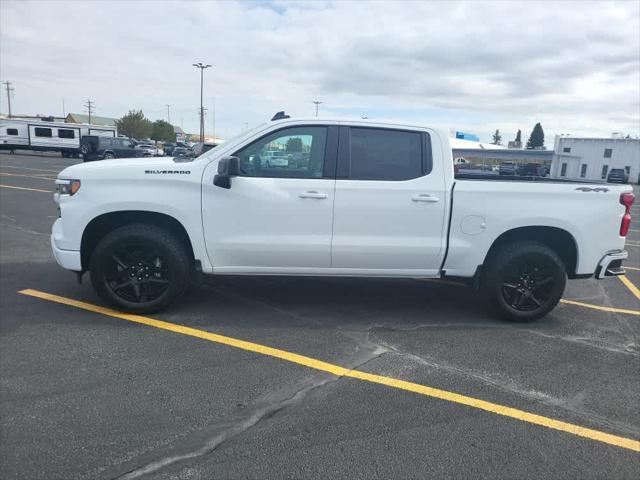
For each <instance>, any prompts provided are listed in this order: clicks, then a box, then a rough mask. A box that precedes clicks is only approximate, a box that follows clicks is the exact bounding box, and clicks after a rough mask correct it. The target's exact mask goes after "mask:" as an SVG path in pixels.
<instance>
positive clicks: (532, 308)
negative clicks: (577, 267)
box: [481, 241, 567, 322]
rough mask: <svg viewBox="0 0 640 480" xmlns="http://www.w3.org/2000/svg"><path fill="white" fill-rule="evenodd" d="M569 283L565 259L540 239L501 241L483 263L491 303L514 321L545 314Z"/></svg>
mask: <svg viewBox="0 0 640 480" xmlns="http://www.w3.org/2000/svg"><path fill="white" fill-rule="evenodd" d="M566 283H567V272H566V267H565V265H564V262H563V261H562V260H561V259H560V257H559V256H558V254H556V252H554V251H553V250H552V249H550V248H549V247H547V246H546V245H543V244H541V243H538V242H533V241H519V242H513V243H507V244H503V245H500V246H498V247H497V248H496V250H495V251H493V252H492V253H491V254H490V256H489V258H488V259H487V261H486V262H485V265H484V266H483V271H482V278H481V289H482V292H483V295H484V296H485V297H486V299H487V300H488V301H489V304H490V305H491V307H492V308H493V309H494V310H495V311H497V313H499V314H500V316H502V317H503V318H505V319H506V320H510V321H512V322H532V321H534V320H538V319H539V318H542V317H544V316H545V315H546V314H548V313H549V312H550V311H551V310H553V309H554V308H555V306H556V305H557V304H558V302H559V301H560V298H561V297H562V294H563V293H564V288H565V285H566Z"/></svg>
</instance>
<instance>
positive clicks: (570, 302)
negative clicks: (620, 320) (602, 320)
mask: <svg viewBox="0 0 640 480" xmlns="http://www.w3.org/2000/svg"><path fill="white" fill-rule="evenodd" d="M560 303H566V304H567V305H575V306H576V307H585V308H591V309H593V310H600V311H601V312H611V313H626V314H627V315H638V316H640V310H630V309H628V308H616V307H603V306H600V305H594V304H592V303H584V302H577V301H575V300H565V299H564V298H563V299H561V300H560Z"/></svg>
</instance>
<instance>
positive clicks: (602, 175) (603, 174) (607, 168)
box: [600, 165, 609, 178]
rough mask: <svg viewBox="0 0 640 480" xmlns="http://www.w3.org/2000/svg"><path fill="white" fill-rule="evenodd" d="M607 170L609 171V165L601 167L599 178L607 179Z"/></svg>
mask: <svg viewBox="0 0 640 480" xmlns="http://www.w3.org/2000/svg"><path fill="white" fill-rule="evenodd" d="M607 170H609V165H603V166H602V174H601V175H600V178H607Z"/></svg>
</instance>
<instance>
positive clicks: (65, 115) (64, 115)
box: [62, 98, 67, 118]
mask: <svg viewBox="0 0 640 480" xmlns="http://www.w3.org/2000/svg"><path fill="white" fill-rule="evenodd" d="M62 117H63V118H66V117H67V112H66V110H65V108H64V98H63V99H62Z"/></svg>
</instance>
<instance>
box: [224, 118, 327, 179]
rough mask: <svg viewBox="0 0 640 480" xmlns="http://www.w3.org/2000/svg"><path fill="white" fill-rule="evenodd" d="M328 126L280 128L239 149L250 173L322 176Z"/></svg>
mask: <svg viewBox="0 0 640 480" xmlns="http://www.w3.org/2000/svg"><path fill="white" fill-rule="evenodd" d="M326 140H327V129H326V127H293V128H286V129H283V130H279V131H277V132H275V133H272V134H271V135H268V136H266V137H264V138H262V139H260V140H258V141H256V142H254V143H252V144H251V145H249V146H247V147H245V148H243V149H242V150H240V151H239V152H236V154H235V156H237V157H238V158H239V159H240V171H241V172H242V175H244V176H247V177H281V178H321V177H322V167H323V164H324V150H325V144H326Z"/></svg>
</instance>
